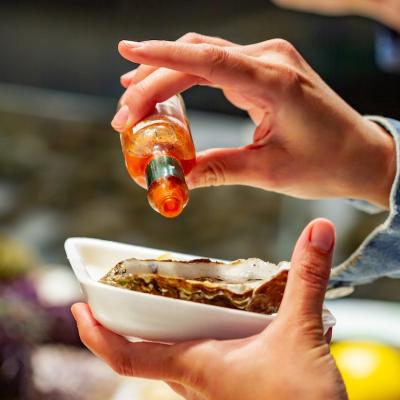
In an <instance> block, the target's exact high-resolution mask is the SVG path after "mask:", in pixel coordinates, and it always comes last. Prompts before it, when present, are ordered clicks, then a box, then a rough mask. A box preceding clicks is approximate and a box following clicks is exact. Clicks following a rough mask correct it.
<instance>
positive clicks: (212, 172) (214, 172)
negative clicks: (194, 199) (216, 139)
mask: <svg viewBox="0 0 400 400" xmlns="http://www.w3.org/2000/svg"><path fill="white" fill-rule="evenodd" d="M204 180H205V183H206V185H207V186H220V185H223V184H224V183H225V168H224V166H223V165H222V163H221V162H219V161H212V162H210V163H209V164H208V165H207V168H206V169H205V171H204Z"/></svg>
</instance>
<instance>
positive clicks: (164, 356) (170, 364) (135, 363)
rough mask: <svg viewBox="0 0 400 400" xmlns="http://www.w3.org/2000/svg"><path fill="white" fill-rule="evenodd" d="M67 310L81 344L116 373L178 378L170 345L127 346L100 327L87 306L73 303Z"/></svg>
mask: <svg viewBox="0 0 400 400" xmlns="http://www.w3.org/2000/svg"><path fill="white" fill-rule="evenodd" d="M71 311H72V314H73V316H74V318H75V320H76V322H77V325H78V331H79V336H80V338H81V340H82V342H83V343H84V344H85V346H86V347H88V348H89V350H91V351H92V352H93V353H94V354H95V355H97V356H98V357H99V358H101V359H102V360H104V361H105V362H106V363H107V364H109V365H110V366H111V367H112V368H113V369H114V370H115V371H116V372H117V373H119V374H121V375H127V376H137V377H142V378H150V379H161V380H172V381H174V380H176V379H177V378H178V377H179V376H180V375H182V371H181V368H180V365H179V363H178V359H177V357H175V352H173V350H172V347H171V346H169V345H165V344H158V343H146V342H138V343H131V342H129V341H128V340H127V339H125V338H124V337H122V336H119V335H117V334H116V333H113V332H111V331H109V330H108V329H106V328H104V327H103V326H102V325H100V324H99V323H98V322H97V321H96V320H95V319H94V318H93V315H92V313H91V311H90V308H89V306H88V305H87V304H84V303H78V304H74V305H73V306H72V308H71Z"/></svg>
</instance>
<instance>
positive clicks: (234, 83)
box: [118, 41, 276, 96]
mask: <svg viewBox="0 0 400 400" xmlns="http://www.w3.org/2000/svg"><path fill="white" fill-rule="evenodd" d="M118 49H119V52H120V53H121V55H122V56H123V57H125V58H126V59H128V60H130V61H133V62H135V63H140V64H146V65H153V66H158V67H165V68H169V69H173V70H176V71H180V72H184V73H186V74H189V75H194V76H198V77H201V78H203V79H206V80H207V81H209V82H211V83H213V84H217V85H220V86H223V87H233V88H240V89H243V90H246V91H251V93H255V94H257V93H258V94H261V93H262V94H263V95H264V96H265V87H264V85H263V83H265V84H268V86H271V85H272V84H273V83H276V72H275V71H273V68H271V70H269V69H268V68H262V65H261V64H260V61H258V59H257V58H254V57H251V56H248V55H246V54H241V53H240V52H238V51H234V50H232V49H230V50H228V49H229V48H226V47H219V46H213V45H208V44H188V43H178V42H168V41H149V42H140V43H138V42H129V41H122V42H120V43H119V45H118ZM260 84H261V85H260ZM260 86H261V88H260Z"/></svg>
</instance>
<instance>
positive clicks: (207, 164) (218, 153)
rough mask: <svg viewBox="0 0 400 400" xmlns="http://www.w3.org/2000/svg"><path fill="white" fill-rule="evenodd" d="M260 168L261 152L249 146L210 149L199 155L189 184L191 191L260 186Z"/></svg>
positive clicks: (188, 178) (190, 175)
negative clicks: (242, 185)
mask: <svg viewBox="0 0 400 400" xmlns="http://www.w3.org/2000/svg"><path fill="white" fill-rule="evenodd" d="M259 167H260V160H259V150H257V149H252V148H250V147H249V146H244V147H239V148H221V149H210V150H206V151H203V152H201V153H199V154H197V158H196V164H195V166H194V168H193V170H192V171H191V172H190V174H189V175H188V177H187V183H188V185H189V188H191V189H195V188H200V187H208V186H221V185H235V184H236V185H240V184H245V185H248V186H259V185H261V182H260V179H259Z"/></svg>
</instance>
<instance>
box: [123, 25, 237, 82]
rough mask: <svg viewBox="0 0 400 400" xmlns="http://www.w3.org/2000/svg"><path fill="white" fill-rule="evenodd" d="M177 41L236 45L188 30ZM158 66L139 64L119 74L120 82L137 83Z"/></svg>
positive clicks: (224, 45) (227, 45) (222, 45)
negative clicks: (131, 69)
mask: <svg viewBox="0 0 400 400" xmlns="http://www.w3.org/2000/svg"><path fill="white" fill-rule="evenodd" d="M177 42H180V43H207V44H212V45H215V46H221V47H232V46H238V45H237V44H236V43H233V42H230V41H229V40H225V39H222V38H219V37H213V36H206V35H200V34H198V33H193V32H189V33H186V34H185V35H183V36H182V37H180V38H179V39H178V40H177ZM157 69H158V67H152V66H149V65H143V64H142V65H140V66H139V67H138V68H136V69H135V70H133V71H130V72H128V73H126V74H124V75H122V76H121V84H122V86H124V87H125V88H127V87H128V86H129V85H131V84H132V83H138V82H140V81H141V80H143V79H144V78H146V77H147V76H149V75H150V74H151V73H152V72H154V71H156V70H157Z"/></svg>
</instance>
